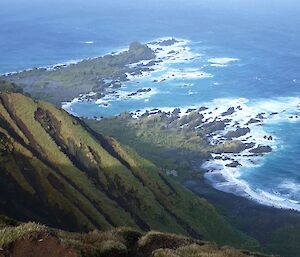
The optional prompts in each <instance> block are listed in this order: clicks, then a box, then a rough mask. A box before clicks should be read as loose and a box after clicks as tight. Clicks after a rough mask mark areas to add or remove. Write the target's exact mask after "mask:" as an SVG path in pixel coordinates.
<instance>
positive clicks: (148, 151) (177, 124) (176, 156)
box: [84, 112, 245, 178]
mask: <svg viewBox="0 0 300 257" xmlns="http://www.w3.org/2000/svg"><path fill="white" fill-rule="evenodd" d="M84 121H85V122H86V123H87V124H88V125H89V126H90V127H92V128H93V129H94V130H95V131H97V132H99V133H103V134H104V135H106V136H113V137H115V138H116V139H117V140H118V141H120V142H121V143H123V144H125V145H129V146H130V147H132V148H133V149H135V150H136V151H137V152H138V153H139V154H141V155H143V156H144V157H145V158H147V159H150V160H151V161H152V162H154V163H155V164H156V165H159V166H160V167H162V168H164V169H165V170H166V171H168V170H169V171H170V170H176V171H178V172H177V175H178V176H179V178H180V177H182V176H183V177H184V176H186V174H187V172H188V171H190V170H192V169H195V168H199V164H201V163H202V162H203V161H205V160H207V159H209V158H210V157H211V156H210V154H211V153H214V152H217V153H222V152H237V153H238V152H239V151H241V150H244V149H245V148H244V147H245V145H244V144H243V142H241V141H239V140H232V139H229V140H227V141H225V142H224V143H221V144H218V145H211V144H210V143H209V142H208V140H207V137H208V135H209V134H210V133H211V132H213V131H215V130H218V129H220V126H221V127H222V128H223V126H224V124H223V123H222V122H218V123H217V124H216V122H210V123H207V124H205V126H203V128H201V129H195V127H197V126H199V125H200V124H203V116H202V115H201V114H199V113H198V112H190V113H188V114H186V115H184V116H183V117H181V118H178V116H177V115H176V114H174V115H171V116H167V115H166V114H165V113H157V114H154V115H144V116H142V117H140V118H139V119H134V118H132V117H131V115H130V114H128V113H123V114H121V115H119V116H116V117H113V118H106V119H102V120H100V121H99V120H92V119H85V120H84ZM187 122H189V125H188V126H183V125H184V124H186V123H187Z"/></svg>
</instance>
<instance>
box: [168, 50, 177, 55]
mask: <svg viewBox="0 0 300 257" xmlns="http://www.w3.org/2000/svg"><path fill="white" fill-rule="evenodd" d="M175 53H176V52H175V51H174V50H171V51H170V52H168V54H175Z"/></svg>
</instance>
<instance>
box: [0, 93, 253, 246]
mask: <svg viewBox="0 0 300 257" xmlns="http://www.w3.org/2000/svg"><path fill="white" fill-rule="evenodd" d="M0 208H1V209H2V210H3V211H4V212H5V213H6V214H8V215H10V216H12V217H15V218H19V219H35V220H37V221H41V222H45V223H46V224H49V225H52V226H56V227H61V228H65V229H69V230H73V231H74V230H89V229H93V228H98V229H109V228H111V227H115V226H122V225H126V226H132V227H135V228H138V229H141V230H149V229H157V230H161V231H168V232H175V233H181V234H186V235H192V236H194V237H197V238H202V237H203V238H205V239H209V240H213V241H216V242H217V243H220V244H231V245H235V246H246V247H248V248H249V247H255V245H256V242H255V241H254V240H252V239H251V238H249V237H247V236H245V235H244V234H242V233H240V232H238V231H237V230H235V229H234V228H233V227H231V226H230V225H229V223H227V222H226V221H225V220H224V219H223V218H222V217H221V216H220V215H219V214H218V213H217V212H216V210H215V209H214V207H213V206H211V205H210V204H209V203H208V202H206V201H205V200H203V199H199V198H198V197H196V196H194V195H193V194H192V193H191V192H189V191H187V190H186V189H184V188H183V187H181V186H180V185H179V184H177V183H175V182H173V181H171V180H169V179H168V178H166V177H165V176H164V175H163V174H162V173H161V172H160V170H159V169H158V168H157V167H156V166H154V165H153V164H152V163H151V162H149V161H147V160H145V159H143V158H141V157H140V156H138V155H137V154H136V153H135V152H134V151H133V150H131V149H129V148H127V147H124V146H121V145H120V144H119V143H118V142H116V141H115V140H114V139H112V138H109V139H108V138H105V137H103V136H101V135H99V134H97V133H95V132H94V131H92V130H91V129H89V128H88V127H87V126H86V125H85V124H84V123H82V122H81V121H80V120H78V119H77V118H74V117H72V116H70V115H69V114H67V113H66V112H64V111H63V110H60V109H57V108H56V107H54V106H52V105H51V104H47V103H43V102H37V101H34V100H32V99H31V98H28V97H26V96H24V95H22V94H17V93H13V94H7V93H2V94H0Z"/></svg>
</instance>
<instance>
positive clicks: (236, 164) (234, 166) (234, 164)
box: [225, 161, 242, 168]
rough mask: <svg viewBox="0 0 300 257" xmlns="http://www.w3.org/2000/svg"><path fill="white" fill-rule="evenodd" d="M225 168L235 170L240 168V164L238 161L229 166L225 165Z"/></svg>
mask: <svg viewBox="0 0 300 257" xmlns="http://www.w3.org/2000/svg"><path fill="white" fill-rule="evenodd" d="M225 166H226V167H230V168H237V167H239V166H242V164H240V163H239V162H238V161H233V162H231V163H229V164H226V165H225Z"/></svg>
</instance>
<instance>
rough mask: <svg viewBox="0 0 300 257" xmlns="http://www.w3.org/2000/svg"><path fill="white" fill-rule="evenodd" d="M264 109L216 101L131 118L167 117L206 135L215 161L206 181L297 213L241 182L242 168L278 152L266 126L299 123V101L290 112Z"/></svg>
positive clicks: (208, 164) (210, 161)
mask: <svg viewBox="0 0 300 257" xmlns="http://www.w3.org/2000/svg"><path fill="white" fill-rule="evenodd" d="M273 101H274V100H273ZM278 101H279V100H278ZM261 105H263V103H259V104H258V105H250V104H249V102H248V101H247V100H246V99H220V100H218V99H216V100H214V101H213V102H210V103H207V104H204V105H203V106H189V107H180V108H178V107H177V108H152V109H147V110H146V109H145V110H137V111H134V112H131V113H130V115H131V117H132V118H133V119H141V118H144V117H151V116H153V118H154V117H156V116H161V117H164V116H166V117H169V118H172V119H173V120H174V122H175V121H177V123H176V124H177V126H178V127H179V128H180V129H182V130H193V131H196V132H198V133H201V134H202V135H204V136H205V138H206V140H207V141H208V142H209V145H210V147H211V158H209V159H208V160H207V161H205V162H204V163H202V165H201V167H202V168H204V169H205V170H207V173H206V174H205V177H206V179H207V180H208V181H210V183H211V184H212V185H213V186H214V187H216V188H217V189H219V190H221V191H225V192H231V193H235V194H237V195H242V196H246V197H247V198H250V199H252V200H255V201H257V202H259V203H263V204H265V205H271V206H275V207H278V208H288V209H289V208H291V209H297V208H298V207H297V205H293V206H290V205H285V204H284V203H277V202H274V200H272V199H268V198H267V196H265V198H260V196H259V195H257V193H255V192H254V191H252V189H251V188H249V187H248V185H246V184H244V183H242V182H241V181H240V180H239V177H240V176H241V168H249V167H257V166H260V165H262V163H263V160H264V157H265V156H266V155H268V154H270V153H271V152H273V151H277V147H278V144H279V142H278V141H279V139H278V138H277V137H276V136H275V135H273V134H272V133H270V132H267V130H265V126H266V125H268V124H271V123H272V122H277V121H289V122H295V121H297V120H299V115H298V114H297V113H298V112H299V111H300V102H299V101H298V102H297V101H295V103H294V106H286V108H284V107H282V106H283V105H282V104H280V103H278V105H276V106H278V107H277V110H274V109H272V108H271V107H268V105H267V103H266V105H265V106H266V107H264V106H261ZM262 110H263V111H262ZM224 146H226V147H224ZM289 204H290V203H289Z"/></svg>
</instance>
